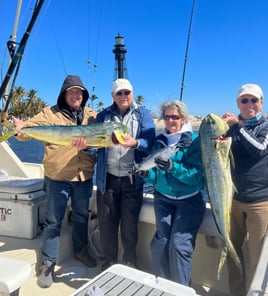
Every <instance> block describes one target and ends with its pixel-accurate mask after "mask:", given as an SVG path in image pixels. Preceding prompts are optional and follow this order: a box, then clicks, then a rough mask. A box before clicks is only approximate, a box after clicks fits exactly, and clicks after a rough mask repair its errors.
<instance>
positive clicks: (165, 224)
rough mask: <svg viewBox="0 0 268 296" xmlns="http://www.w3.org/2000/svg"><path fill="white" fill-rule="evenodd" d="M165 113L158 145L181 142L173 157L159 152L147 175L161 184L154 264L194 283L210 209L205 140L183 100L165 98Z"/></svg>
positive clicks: (156, 184)
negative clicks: (197, 252)
mask: <svg viewBox="0 0 268 296" xmlns="http://www.w3.org/2000/svg"><path fill="white" fill-rule="evenodd" d="M161 113H162V117H163V119H164V121H165V129H164V131H163V132H162V133H161V134H160V135H158V136H157V141H156V142H155V145H154V147H153V151H155V150H157V149H160V148H164V147H165V146H171V145H176V146H177V147H178V150H177V152H176V153H175V155H173V156H172V157H170V158H169V159H168V158H166V159H165V158H156V159H155V163H156V165H157V167H156V168H152V169H150V170H149V171H148V172H145V176H146V177H145V178H144V181H145V182H146V183H151V184H153V185H154V188H155V192H154V210H155V218H156V233H155V235H154V237H153V239H152V241H151V252H152V263H153V270H154V272H155V274H156V275H157V276H161V277H164V278H167V279H170V280H173V281H176V282H178V283H181V284H183V285H187V286H189V285H190V283H191V270H192V253H193V250H194V248H195V240H196V236H197V233H198V229H199V227H200V225H201V223H202V220H203V216H204V213H205V202H204V201H203V198H202V194H201V192H200V190H201V189H203V185H204V179H203V171H202V164H201V155H200V148H199V140H198V137H197V135H195V134H194V133H193V132H192V128H191V125H190V123H188V120H187V117H188V116H187V112H186V107H185V105H184V104H183V103H182V102H179V101H172V102H167V103H164V104H162V106H161ZM141 175H143V176H144V172H142V173H141Z"/></svg>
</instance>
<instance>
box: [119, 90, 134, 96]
mask: <svg viewBox="0 0 268 296" xmlns="http://www.w3.org/2000/svg"><path fill="white" fill-rule="evenodd" d="M130 93H131V91H130V90H125V91H118V92H117V93H116V95H117V96H122V95H123V94H124V96H128V95H129V94H130Z"/></svg>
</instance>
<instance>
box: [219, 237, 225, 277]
mask: <svg viewBox="0 0 268 296" xmlns="http://www.w3.org/2000/svg"><path fill="white" fill-rule="evenodd" d="M226 257H227V246H226V245H223V243H222V247H221V253H220V258H219V262H218V270H217V279H218V280H219V279H220V275H221V272H222V268H223V265H224V262H225V260H226Z"/></svg>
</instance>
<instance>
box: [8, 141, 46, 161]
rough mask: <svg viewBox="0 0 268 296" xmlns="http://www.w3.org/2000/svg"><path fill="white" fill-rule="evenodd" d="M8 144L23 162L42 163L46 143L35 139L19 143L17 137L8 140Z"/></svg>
mask: <svg viewBox="0 0 268 296" xmlns="http://www.w3.org/2000/svg"><path fill="white" fill-rule="evenodd" d="M8 144H9V145H10V147H11V148H12V150H13V151H14V152H15V153H16V155H17V156H18V157H19V159H20V160H21V161H23V162H33V163H42V160H43V156H44V143H43V142H41V141H38V140H35V139H31V140H29V141H24V142H22V141H18V140H17V139H16V138H15V137H12V138H10V139H8Z"/></svg>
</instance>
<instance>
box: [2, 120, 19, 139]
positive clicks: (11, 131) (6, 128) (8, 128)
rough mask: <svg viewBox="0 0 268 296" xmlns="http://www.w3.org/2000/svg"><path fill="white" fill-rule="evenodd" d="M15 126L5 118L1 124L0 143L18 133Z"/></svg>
mask: <svg viewBox="0 0 268 296" xmlns="http://www.w3.org/2000/svg"><path fill="white" fill-rule="evenodd" d="M16 133H17V132H16V129H15V126H14V125H13V124H12V123H10V122H9V121H7V120H5V121H4V122H2V123H1V124H0V143H1V142H4V141H6V140H7V139H9V138H11V137H12V136H14V135H15V134H16Z"/></svg>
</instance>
